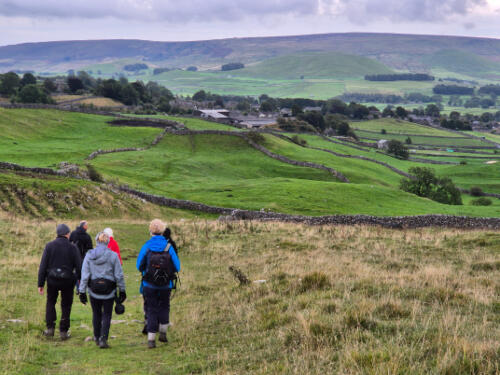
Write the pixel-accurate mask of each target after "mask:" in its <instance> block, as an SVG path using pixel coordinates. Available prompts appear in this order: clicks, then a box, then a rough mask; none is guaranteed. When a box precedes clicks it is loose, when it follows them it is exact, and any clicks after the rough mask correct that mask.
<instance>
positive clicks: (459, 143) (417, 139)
mask: <svg viewBox="0 0 500 375" xmlns="http://www.w3.org/2000/svg"><path fill="white" fill-rule="evenodd" d="M355 132H356V135H357V136H358V137H360V138H361V140H368V141H371V142H376V141H378V140H380V139H387V140H391V139H395V140H398V141H401V142H406V139H407V138H408V136H407V135H398V134H382V133H381V132H380V133H372V132H367V131H365V130H356V131H355ZM410 139H411V144H412V145H429V146H435V147H443V148H454V147H479V148H481V147H484V148H492V147H494V146H493V145H492V144H489V143H486V142H483V141H481V140H479V139H474V138H466V137H463V138H460V137H450V138H436V137H433V136H425V135H418V136H410ZM410 146H411V145H410Z"/></svg>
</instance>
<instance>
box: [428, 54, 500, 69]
mask: <svg viewBox="0 0 500 375" xmlns="http://www.w3.org/2000/svg"><path fill="white" fill-rule="evenodd" d="M426 60H427V62H428V63H429V64H430V65H431V66H432V67H435V68H441V69H446V70H448V71H451V72H457V73H465V74H468V75H470V76H476V75H481V73H490V72H496V73H498V71H500V65H499V64H498V63H494V62H493V61H491V60H487V59H485V58H484V57H481V56H478V55H475V54H472V53H470V52H466V51H463V50H455V49H447V50H441V51H438V52H436V53H434V54H432V55H430V56H429V57H427V59H426Z"/></svg>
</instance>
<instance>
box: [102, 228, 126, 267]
mask: <svg viewBox="0 0 500 375" xmlns="http://www.w3.org/2000/svg"><path fill="white" fill-rule="evenodd" d="M103 232H104V233H106V234H107V235H108V237H109V243H108V249H110V250H111V251H114V252H115V253H116V254H117V255H118V259H120V264H121V265H123V261H122V256H121V255H120V247H119V246H118V243H117V242H116V241H115V239H114V238H113V230H112V229H111V228H106V229H104V230H103Z"/></svg>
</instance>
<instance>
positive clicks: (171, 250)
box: [168, 246, 181, 272]
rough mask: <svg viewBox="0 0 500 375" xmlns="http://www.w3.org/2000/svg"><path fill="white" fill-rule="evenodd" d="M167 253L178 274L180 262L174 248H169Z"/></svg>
mask: <svg viewBox="0 0 500 375" xmlns="http://www.w3.org/2000/svg"><path fill="white" fill-rule="evenodd" d="M168 252H169V254H170V257H171V258H172V262H173V263H174V267H175V269H176V270H177V272H179V271H180V270H181V261H180V260H179V257H178V256H177V253H176V252H175V249H174V247H173V246H170V248H169V249H168Z"/></svg>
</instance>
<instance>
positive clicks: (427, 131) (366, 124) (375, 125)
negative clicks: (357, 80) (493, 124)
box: [351, 118, 460, 137]
mask: <svg viewBox="0 0 500 375" xmlns="http://www.w3.org/2000/svg"><path fill="white" fill-rule="evenodd" d="M351 127H352V128H353V129H359V130H370V131H374V132H377V133H380V132H381V131H382V129H385V130H386V132H387V133H393V134H416V135H426V136H442V137H460V135H457V134H456V133H452V132H448V131H446V130H441V129H436V128H432V127H430V126H424V125H419V124H416V123H413V122H408V121H403V120H396V119H390V118H382V119H377V120H369V121H359V122H352V123H351Z"/></svg>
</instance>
